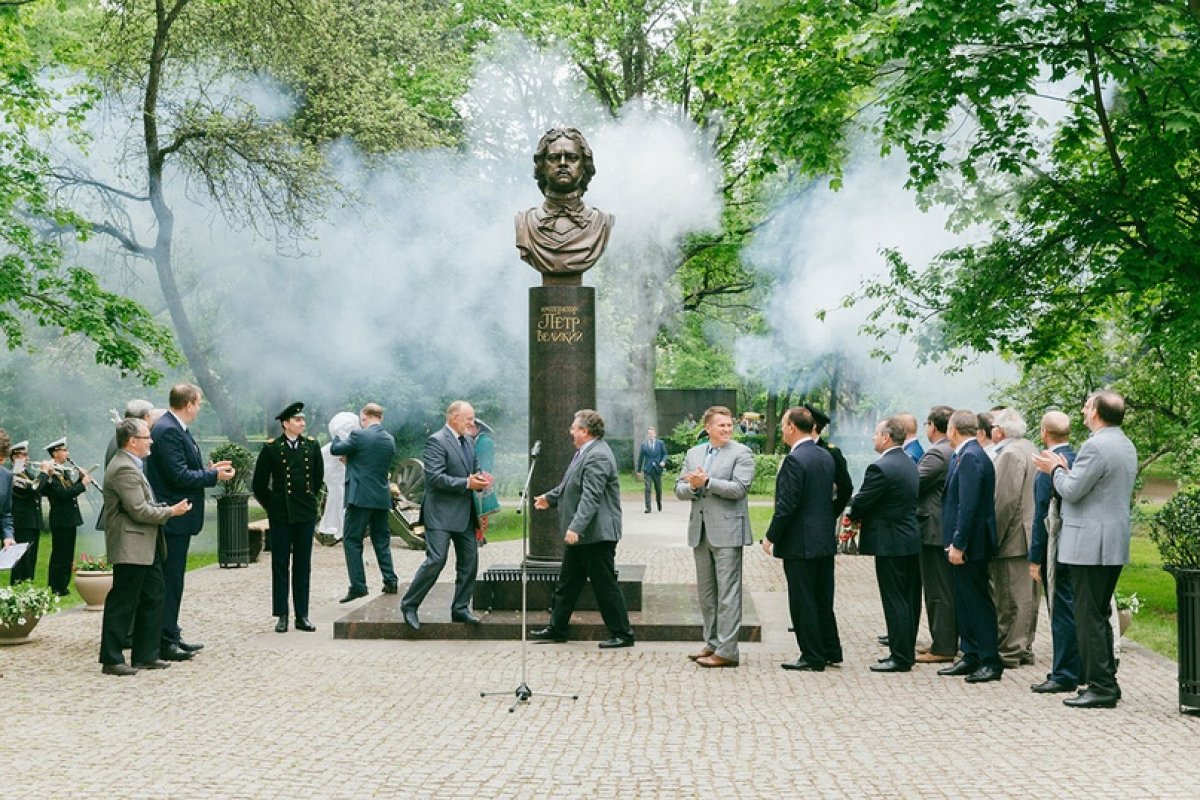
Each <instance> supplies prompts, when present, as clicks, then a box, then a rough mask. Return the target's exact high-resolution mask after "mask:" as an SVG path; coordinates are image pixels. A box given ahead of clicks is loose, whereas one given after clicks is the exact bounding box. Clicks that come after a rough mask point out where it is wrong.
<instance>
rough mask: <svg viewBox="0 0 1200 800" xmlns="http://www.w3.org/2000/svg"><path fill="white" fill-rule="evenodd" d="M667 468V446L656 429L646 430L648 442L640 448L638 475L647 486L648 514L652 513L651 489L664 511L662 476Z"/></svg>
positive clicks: (659, 507) (660, 508)
mask: <svg viewBox="0 0 1200 800" xmlns="http://www.w3.org/2000/svg"><path fill="white" fill-rule="evenodd" d="M666 466H667V446H666V445H665V444H663V442H662V439H659V438H658V433H657V431H655V430H654V428H647V429H646V441H644V442H642V444H641V446H640V447H638V463H637V474H638V477H639V478H641V479H642V480H643V481H644V482H645V484H646V513H647V514H649V513H650V489H651V488H653V489H654V501H655V502H656V503H657V504H658V510H659V511H662V474H663V470H664V469H665V468H666Z"/></svg>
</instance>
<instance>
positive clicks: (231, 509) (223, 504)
mask: <svg viewBox="0 0 1200 800" xmlns="http://www.w3.org/2000/svg"><path fill="white" fill-rule="evenodd" d="M209 456H210V457H211V458H212V460H213V461H228V462H230V464H231V465H232V466H233V469H234V476H233V478H231V479H230V480H227V481H223V482H221V483H219V484H217V563H219V564H220V565H221V566H222V567H244V566H246V565H247V564H249V563H250V544H249V534H248V529H249V527H250V509H249V504H250V491H249V489H250V477H251V474H252V473H253V470H254V455H253V454H252V453H251V452H250V451H249V450H247V449H246V448H245V447H242V446H241V445H240V444H238V443H237V442H226V443H225V444H222V445H218V446H217V447H214V448H213V450H212V452H211V453H210V454H209Z"/></svg>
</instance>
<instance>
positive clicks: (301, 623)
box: [296, 617, 317, 633]
mask: <svg viewBox="0 0 1200 800" xmlns="http://www.w3.org/2000/svg"><path fill="white" fill-rule="evenodd" d="M316 629H317V626H316V625H313V624H312V622H311V621H309V619H308V617H296V630H298V631H304V632H305V633H312V632H313V631H315V630H316Z"/></svg>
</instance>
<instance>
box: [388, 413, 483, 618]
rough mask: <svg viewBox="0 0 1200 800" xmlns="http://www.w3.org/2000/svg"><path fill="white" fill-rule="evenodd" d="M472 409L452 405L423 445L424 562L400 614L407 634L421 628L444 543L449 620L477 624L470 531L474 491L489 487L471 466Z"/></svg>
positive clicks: (475, 520) (475, 549)
mask: <svg viewBox="0 0 1200 800" xmlns="http://www.w3.org/2000/svg"><path fill="white" fill-rule="evenodd" d="M474 429H475V409H474V408H472V407H471V404H470V403H468V402H467V401H465V400H455V401H454V402H453V403H451V404H450V406H449V407H448V408H447V409H446V424H445V425H443V426H442V428H441V430H439V431H438V432H437V433H435V434H433V435H432V436H430V437H429V438H428V439H427V440H426V441H425V450H424V452H423V453H422V455H421V460H422V461H424V462H425V495H424V497H422V498H421V521H422V522H423V523H424V524H425V561H424V562H422V563H421V566H419V567H417V573H416V574H415V575H413V579H412V583H411V584H409V587H408V591H407V592H405V593H404V599H403V600H401V601H400V613H401V614H403V615H404V621H405V622H406V623H407V624H408V626H409V627H410V628H412V629H413V630H418V629H419V628H420V627H421V621H420V619H419V618H418V617H417V609H418V608H419V607H420V605H421V601H422V600H424V599H425V595H427V594H429V590H430V589H432V588H433V585H434V584H435V583H437V579H438V576H439V575H441V574H442V568H443V567H445V566H446V558H447V556H448V555H449V554H450V543H451V542H453V543H454V563H455V574H454V599H453V601H452V602H451V604H450V619H452V620H453V621H455V622H465V623H467V624H468V625H478V624H479V617H477V616H475V615H474V614H472V613H471V598H472V597H474V595H475V573H476V572H477V570H478V567H479V544H478V541H477V540H476V539H475V529H476V528H477V527H479V516H478V512H477V511H476V508H475V492H476V491H482V490H484V489H486V488H488V487H489V486H491V485H492V478H491V476H490V475H488V474H486V473H483V472H480V471H479V470H478V468H477V465H476V463H475V440H474V439H472V438H471V435H470V432H471V431H472V430H474Z"/></svg>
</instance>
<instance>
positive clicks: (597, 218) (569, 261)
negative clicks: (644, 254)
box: [516, 192, 614, 274]
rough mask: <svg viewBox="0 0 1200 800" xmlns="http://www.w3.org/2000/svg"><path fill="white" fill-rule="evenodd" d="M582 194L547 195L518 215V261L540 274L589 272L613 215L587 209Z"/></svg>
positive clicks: (601, 246) (601, 251) (605, 239)
mask: <svg viewBox="0 0 1200 800" xmlns="http://www.w3.org/2000/svg"><path fill="white" fill-rule="evenodd" d="M580 195H582V192H577V193H572V195H570V196H566V197H562V198H557V197H551V196H547V198H546V202H545V203H543V204H542V206H541V207H540V208H531V209H529V210H527V211H522V212H521V213H519V214H517V218H516V224H517V250H518V251H519V252H520V254H521V260H522V261H524V262H525V263H527V264H529V265H530V266H532V267H533V268H534V269H536V270H537V271H538V272H542V273H557V274H566V273H580V272H584V271H585V270H588V269H591V268H592V267H593V266H594V265H595V264H596V261H598V260H599V259H600V256H601V255H602V254H603V253H604V248H605V247H607V246H608V237H609V234H610V233H611V232H612V226H613V221H614V220H613V215H612V214H606V213H605V212H603V211H600V210H599V209H595V208H588V207H587V206H585V205H584V204H583V201H582V200H581V199H579V198H580Z"/></svg>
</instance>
